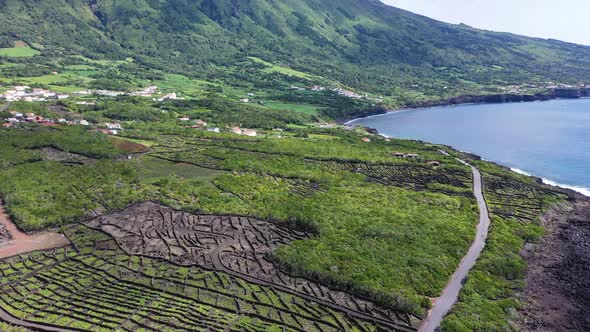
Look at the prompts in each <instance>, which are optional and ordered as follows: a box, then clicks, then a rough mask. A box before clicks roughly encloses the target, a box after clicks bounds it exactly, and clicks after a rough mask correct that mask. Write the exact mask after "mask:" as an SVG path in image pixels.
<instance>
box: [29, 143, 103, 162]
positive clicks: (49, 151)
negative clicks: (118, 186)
mask: <svg viewBox="0 0 590 332" xmlns="http://www.w3.org/2000/svg"><path fill="white" fill-rule="evenodd" d="M39 151H41V152H42V153H43V157H44V159H45V160H50V161H57V162H60V163H65V164H86V163H88V162H91V161H93V160H94V159H92V158H89V157H86V156H82V155H79V154H76V153H70V152H65V151H61V150H58V149H55V148H52V147H45V148H41V149H39Z"/></svg>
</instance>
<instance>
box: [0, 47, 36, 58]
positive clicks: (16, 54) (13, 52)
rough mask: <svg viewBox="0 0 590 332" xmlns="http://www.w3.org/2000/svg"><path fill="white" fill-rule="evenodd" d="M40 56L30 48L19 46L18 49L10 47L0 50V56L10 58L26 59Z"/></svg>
mask: <svg viewBox="0 0 590 332" xmlns="http://www.w3.org/2000/svg"><path fill="white" fill-rule="evenodd" d="M38 54H41V52H39V51H37V50H36V49H34V48H31V47H30V46H19V47H11V48H0V56H5V57H10V58H26V57H32V56H35V55H38Z"/></svg>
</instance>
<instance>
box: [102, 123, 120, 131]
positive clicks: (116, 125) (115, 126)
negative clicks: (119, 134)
mask: <svg viewBox="0 0 590 332" xmlns="http://www.w3.org/2000/svg"><path fill="white" fill-rule="evenodd" d="M106 126H107V128H109V129H119V130H121V129H123V127H121V124H120V123H107V124H106Z"/></svg>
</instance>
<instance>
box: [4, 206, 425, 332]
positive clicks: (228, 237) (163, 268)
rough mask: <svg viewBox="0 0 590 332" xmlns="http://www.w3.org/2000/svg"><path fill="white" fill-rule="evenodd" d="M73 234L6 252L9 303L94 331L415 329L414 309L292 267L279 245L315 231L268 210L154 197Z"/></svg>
mask: <svg viewBox="0 0 590 332" xmlns="http://www.w3.org/2000/svg"><path fill="white" fill-rule="evenodd" d="M92 228H96V229H97V230H94V229H92ZM65 234H66V235H67V237H68V238H69V239H70V240H71V242H72V245H71V246H67V247H64V248H60V249H55V250H53V251H49V252H35V253H33V254H30V255H23V256H17V257H13V258H9V259H5V260H3V261H1V262H0V273H1V278H0V294H1V296H0V309H1V311H2V312H3V313H4V314H8V315H10V316H12V318H13V319H18V320H22V321H26V322H30V323H38V324H42V325H46V326H52V327H57V328H63V329H66V330H67V329H72V330H82V331H102V330H122V331H138V330H142V331H186V330H192V331H275V330H276V331H342V330H347V331H412V330H414V328H413V327H412V321H411V318H410V317H409V316H407V315H400V314H397V313H395V312H393V311H390V310H388V309H386V308H379V307H377V306H375V305H374V304H372V303H370V302H368V301H363V300H361V299H357V298H354V297H352V296H350V295H348V294H346V293H342V292H336V291H332V290H330V289H328V288H326V287H323V286H321V285H318V284H315V283H312V282H309V281H306V280H304V279H300V278H293V277H290V276H288V275H286V274H284V273H283V272H281V271H280V270H279V269H277V268H276V267H275V265H274V264H273V263H272V261H270V260H268V253H269V251H270V250H272V249H273V248H274V247H275V246H276V245H280V244H282V243H287V242H289V241H292V240H297V239H300V238H305V237H306V236H308V235H307V234H305V233H302V232H296V231H291V230H288V229H285V228H281V227H278V226H275V225H273V224H271V223H268V222H264V221H260V220H255V219H251V218H244V217H237V216H198V215H192V214H188V213H184V212H180V211H175V210H172V209H170V208H167V207H163V206H160V205H157V204H155V203H149V202H148V203H142V204H138V205H134V206H131V207H129V208H128V209H126V210H124V211H121V212H118V213H114V214H111V215H106V216H103V217H98V218H96V219H94V220H91V221H89V222H88V223H87V226H85V225H74V226H70V227H68V228H66V229H65ZM108 234H111V235H113V237H111V236H110V235H108Z"/></svg>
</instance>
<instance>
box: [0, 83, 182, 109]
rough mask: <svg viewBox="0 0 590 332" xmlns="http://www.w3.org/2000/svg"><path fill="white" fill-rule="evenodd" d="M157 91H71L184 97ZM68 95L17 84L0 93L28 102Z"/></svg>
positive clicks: (159, 98)
mask: <svg viewBox="0 0 590 332" xmlns="http://www.w3.org/2000/svg"><path fill="white" fill-rule="evenodd" d="M157 92H158V87H157V86H149V87H147V88H144V89H141V90H139V91H135V92H131V93H127V92H123V91H111V90H79V91H75V92H73V95H77V96H89V95H93V94H95V95H98V96H107V97H118V96H125V95H128V96H138V97H146V98H152V97H153V100H154V101H164V100H177V99H179V100H182V99H184V98H180V97H178V95H177V94H176V92H172V93H168V94H165V95H163V96H160V97H157V98H156V97H154V96H155V95H156V94H157ZM68 98H70V95H68V94H62V93H57V92H53V91H50V90H47V89H43V88H31V87H29V86H26V85H18V86H15V87H12V88H10V89H9V90H7V91H6V92H5V93H3V94H0V99H6V100H7V101H28V102H36V101H37V102H43V101H48V100H50V99H57V100H62V99H68ZM83 103H89V102H80V105H86V104H83Z"/></svg>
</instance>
